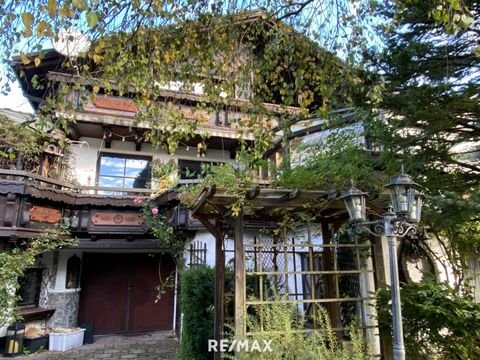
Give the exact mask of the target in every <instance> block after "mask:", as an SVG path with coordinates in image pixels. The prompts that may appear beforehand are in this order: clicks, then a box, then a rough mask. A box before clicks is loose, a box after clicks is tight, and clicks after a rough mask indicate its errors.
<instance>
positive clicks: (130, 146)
mask: <svg viewBox="0 0 480 360" xmlns="http://www.w3.org/2000/svg"><path fill="white" fill-rule="evenodd" d="M101 153H108V154H123V155H133V156H149V157H152V159H153V160H161V161H162V162H164V163H165V162H167V161H169V160H170V159H174V160H175V161H177V160H178V159H186V160H187V159H188V160H197V161H207V162H208V161H214V162H230V163H233V162H234V161H233V160H232V159H230V153H229V152H227V151H222V150H214V149H208V148H207V151H206V155H205V157H201V158H199V157H197V149H195V148H189V150H188V151H187V148H186V147H185V146H180V147H179V148H178V149H177V151H176V152H175V154H174V155H169V154H168V153H167V151H166V150H165V149H154V148H153V147H152V145H151V144H142V147H141V150H140V151H136V150H135V143H134V142H131V141H121V140H113V141H112V143H111V147H110V148H109V149H107V148H106V147H105V140H103V139H94V138H88V137H82V138H80V140H79V141H78V142H75V143H74V144H73V146H72V157H73V158H72V162H73V167H74V176H75V178H76V179H77V181H78V182H79V184H80V185H83V186H95V185H96V176H97V163H98V159H99V157H100V154H101Z"/></svg>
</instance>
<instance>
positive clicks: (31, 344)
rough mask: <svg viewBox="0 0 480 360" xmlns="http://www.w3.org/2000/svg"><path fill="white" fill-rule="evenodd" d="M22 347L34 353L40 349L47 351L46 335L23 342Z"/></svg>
mask: <svg viewBox="0 0 480 360" xmlns="http://www.w3.org/2000/svg"><path fill="white" fill-rule="evenodd" d="M23 347H24V348H26V349H28V350H29V351H30V352H31V353H34V352H36V351H38V350H40V349H44V350H48V335H45V336H40V337H38V338H34V339H29V338H25V339H24V340H23Z"/></svg>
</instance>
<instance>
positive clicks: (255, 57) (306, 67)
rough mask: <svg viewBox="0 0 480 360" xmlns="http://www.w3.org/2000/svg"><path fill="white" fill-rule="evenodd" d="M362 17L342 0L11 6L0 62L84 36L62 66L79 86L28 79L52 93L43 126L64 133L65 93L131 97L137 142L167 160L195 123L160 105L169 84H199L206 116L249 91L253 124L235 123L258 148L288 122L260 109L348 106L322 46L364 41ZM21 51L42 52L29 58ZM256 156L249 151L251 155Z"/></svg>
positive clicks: (4, 12)
mask: <svg viewBox="0 0 480 360" xmlns="http://www.w3.org/2000/svg"><path fill="white" fill-rule="evenodd" d="M262 5H264V6H265V8H264V9H262V10H254V9H255V8H258V6H262ZM361 12H362V8H360V7H357V8H356V9H355V12H354V11H353V8H352V6H351V3H350V1H349V0H320V1H312V0H304V1H300V2H293V3H292V2H290V1H278V2H256V1H243V2H238V1H214V2H212V1H194V2H192V1H183V0H175V1H128V0H124V1H116V0H111V1H102V2H98V1H87V0H74V1H69V0H65V1H63V0H48V1H39V2H24V1H20V0H10V1H7V2H6V4H5V6H3V7H2V9H1V10H0V23H1V24H2V30H1V31H0V46H1V47H2V50H3V51H4V53H5V55H6V58H11V57H12V56H15V55H18V56H19V57H18V59H19V61H21V62H22V63H23V64H24V65H31V66H42V60H44V57H45V53H44V52H42V48H43V45H44V43H45V41H47V40H52V39H53V40H56V39H58V37H59V34H60V31H61V30H62V29H63V30H65V29H68V28H75V29H80V30H82V32H83V33H84V34H85V35H86V36H88V37H89V38H90V39H91V40H92V45H91V46H90V48H89V50H88V51H86V52H85V53H81V54H79V55H78V57H70V58H67V59H65V63H64V64H63V68H64V69H67V72H69V73H70V74H71V75H74V76H76V75H79V76H80V78H81V79H82V81H76V80H75V81H71V79H70V80H66V79H62V80H61V81H60V80H59V79H58V78H57V79H55V81H54V82H50V83H49V82H48V81H47V80H46V79H44V78H41V77H39V78H35V79H32V83H33V84H34V85H35V84H36V85H37V86H39V87H44V88H45V91H44V92H45V93H46V94H50V95H51V93H52V92H55V93H56V94H57V95H58V96H56V97H55V99H52V98H51V97H49V98H47V99H45V101H42V103H41V112H40V113H41V115H42V119H43V123H44V125H45V126H46V127H47V128H48V127H52V126H55V127H60V128H63V129H65V130H68V124H69V119H70V117H69V116H68V114H69V113H71V112H72V111H74V110H76V109H73V108H72V106H71V104H70V103H65V102H62V101H61V100H62V99H63V98H64V97H63V96H62V95H65V94H67V93H69V92H71V91H76V92H79V93H81V94H82V95H83V96H82V97H81V99H82V100H83V101H87V100H88V99H89V98H92V97H95V96H96V95H97V94H115V95H120V96H128V97H131V98H133V99H134V100H135V102H136V104H137V106H138V107H139V108H141V109H142V110H143V111H142V112H141V113H139V115H138V119H137V120H138V121H139V122H140V121H147V122H148V123H149V124H150V125H151V127H152V129H154V131H151V132H149V133H148V134H147V139H146V140H148V141H150V142H152V143H154V144H165V143H166V144H167V145H168V148H169V150H170V151H172V152H173V151H174V150H175V148H176V145H177V143H178V141H180V140H187V139H188V138H189V137H190V136H192V133H193V132H194V131H195V129H196V126H197V125H198V122H192V121H191V120H187V119H186V118H185V115H184V114H182V113H181V112H179V111H178V109H177V108H176V107H175V106H172V103H171V102H170V101H169V99H165V98H163V101H158V100H159V99H160V98H161V95H162V94H163V92H164V91H163V90H165V87H168V85H169V84H170V83H171V81H180V83H181V84H183V86H184V87H185V89H187V88H188V87H189V86H194V85H195V84H202V86H203V92H204V96H203V97H202V100H201V101H200V102H198V103H197V104H196V107H197V108H198V109H200V110H206V111H209V112H211V111H215V110H216V109H218V108H221V107H225V106H228V105H229V104H231V103H232V100H233V98H234V97H238V94H239V92H242V91H245V90H246V91H247V92H248V93H249V95H248V100H250V101H249V102H248V103H244V106H245V109H244V110H245V111H247V110H248V111H249V112H250V113H251V116H250V117H249V118H248V119H243V120H242V122H241V127H242V128H243V129H247V130H248V131H250V132H253V133H255V134H256V135H257V137H258V138H260V139H261V141H257V142H256V143H255V144H256V146H260V145H262V144H267V143H268V140H269V139H270V138H271V135H272V134H271V133H269V132H268V131H266V130H268V129H270V128H271V127H272V125H271V118H272V117H273V116H275V117H282V116H284V114H286V112H285V113H281V114H280V113H278V112H277V113H275V114H272V111H271V110H270V109H268V108H266V107H265V106H264V105H263V104H264V103H265V102H269V103H275V104H280V105H282V106H288V105H295V106H298V107H299V108H300V112H299V113H297V114H295V117H297V118H298V117H299V116H301V115H305V114H307V113H308V112H311V111H323V112H325V111H326V110H327V109H329V108H331V107H337V106H342V105H344V104H346V103H348V102H349V96H348V93H349V90H348V88H349V86H350V85H349V83H350V82H349V80H351V79H352V78H353V76H352V74H351V73H350V68H349V67H348V66H346V64H344V63H342V62H341V61H339V60H338V58H336V57H335V56H333V55H332V54H331V53H329V52H327V51H325V50H324V49H323V48H322V46H326V47H328V49H330V50H333V51H335V50H337V49H339V48H343V49H346V48H350V49H352V48H355V47H352V46H351V45H352V44H353V43H361V37H359V36H358V33H359V31H360V29H361V27H360V26H358V23H359V22H361V21H362V20H361V19H362V16H361ZM357 13H358V16H357ZM354 15H355V16H354ZM23 45H25V46H23ZM22 46H23V47H22ZM27 50H28V51H32V50H37V51H39V53H38V54H34V55H32V56H27ZM59 83H60V86H59ZM48 88H51V89H52V90H51V91H50V92H49V90H48ZM162 91H163V92H162ZM59 113H60V114H65V115H67V116H64V117H61V116H60V117H59V116H58V114H59ZM265 115H268V116H267V117H268V119H267V120H266V117H265ZM285 117H287V118H288V117H289V116H288V115H285ZM287 120H288V119H287ZM171 129H176V131H172V130H171ZM179 130H181V131H179ZM264 148H265V146H263V148H260V149H255V150H253V151H251V152H252V153H253V157H256V158H258V157H261V154H262V153H263V150H264Z"/></svg>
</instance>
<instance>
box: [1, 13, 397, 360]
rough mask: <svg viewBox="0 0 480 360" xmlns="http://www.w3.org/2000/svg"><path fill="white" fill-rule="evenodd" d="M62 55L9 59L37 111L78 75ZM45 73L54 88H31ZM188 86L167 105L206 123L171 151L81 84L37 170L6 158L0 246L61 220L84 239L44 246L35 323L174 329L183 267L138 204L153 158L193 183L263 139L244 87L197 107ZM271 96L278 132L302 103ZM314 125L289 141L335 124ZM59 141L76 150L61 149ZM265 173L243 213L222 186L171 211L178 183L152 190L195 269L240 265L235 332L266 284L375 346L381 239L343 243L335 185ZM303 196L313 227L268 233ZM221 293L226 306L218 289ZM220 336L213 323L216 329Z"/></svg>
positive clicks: (111, 99)
mask: <svg viewBox="0 0 480 360" xmlns="http://www.w3.org/2000/svg"><path fill="white" fill-rule="evenodd" d="M250 20H252V19H250ZM250 20H249V21H250ZM64 60H65V57H64V55H62V54H59V53H58V52H57V51H55V50H49V51H46V52H45V53H44V55H43V58H42V61H41V63H40V64H38V65H37V64H34V63H30V64H25V63H24V62H22V61H20V60H19V59H17V60H14V61H13V62H12V67H13V68H14V70H15V71H16V72H17V73H18V74H20V73H22V74H23V75H22V77H21V85H22V88H23V90H24V92H25V94H26V96H27V97H28V98H29V99H30V101H31V103H32V106H33V107H34V109H35V110H37V111H41V105H42V103H43V102H44V99H45V98H46V97H47V96H51V95H52V93H50V92H49V91H51V90H53V95H54V96H55V91H56V90H57V89H58V88H59V87H60V86H61V85H62V84H67V83H75V82H80V81H81V80H82V79H80V78H79V77H78V76H77V75H76V74H75V73H73V74H72V72H71V71H70V70H71V69H70V70H66V69H65V68H64V67H63V65H62V64H64ZM39 80H40V81H44V82H45V84H46V83H47V81H49V82H50V84H53V86H52V85H50V86H43V87H38V86H34V85H33V84H32V83H33V82H38V81H39ZM183 85H184V84H182V83H174V82H172V83H169V84H167V85H162V88H161V89H160V90H159V94H160V95H159V98H158V101H159V102H165V103H167V102H168V103H169V104H172V106H174V107H175V108H176V110H178V111H179V112H180V113H182V114H183V116H184V117H185V118H186V119H189V120H191V121H192V122H196V123H198V124H199V126H198V127H197V128H196V129H195V134H194V136H192V137H190V138H189V139H188V140H182V141H180V142H179V147H178V148H177V149H176V151H175V153H174V154H173V155H172V154H169V153H168V151H167V149H164V148H156V147H154V146H152V144H151V143H149V142H148V141H147V140H146V133H147V132H148V130H149V129H148V128H147V127H145V125H143V124H137V123H135V122H134V118H135V116H136V114H138V113H139V112H141V111H142V109H141V108H139V107H138V105H137V104H136V103H135V102H134V101H133V100H132V99H131V98H130V97H128V96H118V95H115V94H114V93H108V94H107V92H105V93H102V91H101V89H100V92H99V93H98V94H97V96H96V97H94V98H90V97H88V96H87V97H86V98H87V99H88V100H87V101H86V102H84V103H83V104H80V103H79V96H80V94H78V93H76V92H75V91H71V92H69V93H68V94H67V95H66V98H65V99H66V100H67V102H68V103H70V104H71V105H72V106H73V107H74V109H75V111H74V115H73V116H74V121H73V122H71V123H69V125H68V132H64V133H56V134H55V136H52V138H51V140H52V141H51V143H50V144H48V145H47V146H46V148H45V150H44V152H43V153H42V155H41V156H40V160H39V162H38V164H29V163H28V159H25V160H26V161H20V160H19V161H15V162H5V163H3V164H2V168H1V169H0V178H1V180H0V222H1V224H0V244H1V245H0V246H2V247H3V248H4V247H7V246H11V245H12V243H13V244H15V243H17V242H19V241H21V240H23V239H28V238H30V237H32V236H35V235H36V234H38V233H40V232H41V231H42V229H43V228H44V227H50V226H55V224H59V223H63V224H66V225H68V226H69V228H70V230H71V232H72V234H73V235H75V236H76V237H77V238H78V244H77V246H75V247H72V248H68V249H62V250H58V251H54V252H51V253H46V254H43V255H42V257H41V258H39V259H38V261H37V263H36V264H35V266H34V267H32V268H29V269H28V271H27V274H26V276H25V279H24V282H23V283H22V288H21V297H22V302H21V303H20V304H19V306H20V307H21V309H20V310H21V314H22V315H23V317H24V320H25V321H26V322H31V321H46V322H47V323H48V325H49V326H64V327H71V326H77V325H79V324H85V323H88V324H92V325H93V329H94V332H95V333H96V334H105V333H129V332H139V331H154V330H177V329H178V326H179V318H180V310H179V306H178V293H177V286H176V285H177V282H178V271H177V270H178V269H177V268H176V264H175V261H174V259H173V257H172V255H171V253H170V249H166V248H162V247H161V246H159V245H158V242H157V241H156V239H155V238H154V236H153V235H152V234H151V233H150V232H149V231H148V228H147V226H146V224H145V222H144V221H143V218H142V216H141V212H140V210H141V206H142V204H140V203H139V201H136V199H138V198H141V199H144V201H146V200H145V199H147V198H149V197H150V195H152V192H153V191H155V188H156V185H158V184H156V180H158V179H155V176H153V175H152V163H161V164H168V163H170V162H173V163H175V164H176V165H177V166H178V168H179V174H178V176H179V181H178V183H179V184H182V183H183V184H186V183H189V182H194V181H195V178H196V177H197V175H198V173H199V172H200V171H201V167H202V164H212V163H213V164H219V163H230V164H233V165H235V166H237V163H236V156H235V155H236V153H237V151H238V149H239V147H240V145H241V144H247V146H248V145H251V144H252V143H253V141H254V137H253V136H252V135H251V134H249V133H243V134H242V135H239V133H238V131H237V130H238V123H237V122H236V120H238V119H241V118H242V117H248V116H252V113H251V112H249V111H248V103H249V93H248V91H247V90H245V89H248V87H246V88H243V90H242V91H239V92H237V93H235V95H234V96H233V97H232V99H230V101H229V102H228V104H227V105H225V106H223V107H221V108H217V109H216V110H215V111H207V110H203V111H202V110H198V109H196V105H197V104H199V103H201V102H203V101H204V96H203V95H204V94H203V92H202V91H203V90H202V87H201V84H189V85H190V86H189V87H186V86H183ZM315 98H317V99H318V98H321V94H315ZM275 100H278V99H276V98H275V96H271V101H272V103H266V104H264V107H265V108H266V109H268V110H269V113H268V116H270V117H271V118H272V121H271V124H270V126H271V130H272V132H273V131H278V132H279V133H280V130H282V129H280V128H279V125H280V121H279V119H280V118H282V116H284V115H285V114H288V116H289V117H290V118H295V116H296V114H298V113H299V109H298V108H297V107H295V106H285V105H284V104H282V103H280V101H275ZM54 115H55V116H59V117H60V116H62V115H63V114H60V113H58V114H54ZM345 121H346V122H348V123H349V124H351V123H354V122H355V118H354V116H353V115H352V114H351V113H346V114H345ZM317 125H318V123H314V124H313V125H304V126H298V127H297V128H296V129H293V132H292V133H291V134H290V135H289V136H290V138H288V139H287V140H291V138H292V137H296V138H304V137H308V136H310V137H311V136H315V134H316V133H321V132H324V131H326V130H325V128H324V127H322V126H317ZM312 134H313V135H312ZM205 135H208V137H206V136H205ZM284 135H285V133H283V136H284ZM60 142H63V143H65V144H67V147H66V148H62V147H60V146H59V143H60ZM286 144H288V142H287V143H282V147H278V148H276V149H274V150H272V151H271V152H270V153H268V154H267V155H266V157H267V160H268V161H270V163H273V164H275V163H278V164H280V163H281V160H282V157H283V156H284V155H286V154H287V152H288V151H289V149H288V146H286ZM65 149H68V151H67V150H65ZM17 159H20V157H17ZM256 175H258V179H257V180H259V182H260V183H261V185H262V186H261V187H260V186H255V187H252V188H251V189H248V191H247V192H246V194H245V198H246V202H245V203H244V204H243V206H242V208H241V211H240V214H241V216H237V217H236V218H235V219H232V217H231V216H230V215H231V214H228V207H229V206H230V205H231V203H232V198H231V196H230V195H229V194H226V193H222V192H221V191H217V192H216V191H215V190H214V189H206V190H205V192H204V193H202V194H201V196H199V198H198V199H197V202H196V203H195V204H194V206H192V208H190V209H185V208H182V207H176V206H177V204H178V201H177V197H176V192H175V189H168V190H167V191H163V192H160V193H158V194H155V195H156V196H155V197H154V198H155V201H156V203H157V205H158V207H159V208H161V210H163V209H168V210H170V212H169V216H171V219H172V223H174V225H175V226H176V228H177V229H181V230H183V231H184V232H186V233H187V234H188V240H189V242H188V245H187V248H186V249H185V250H186V251H185V255H184V257H185V261H186V264H187V265H196V264H199V263H206V264H209V265H215V266H216V268H217V271H218V272H219V276H222V273H223V270H224V269H225V267H228V266H229V263H231V260H232V259H234V262H235V271H237V275H238V274H239V275H240V281H238V282H236V284H235V326H236V330H237V331H239V332H244V331H245V325H244V323H243V322H242V320H243V316H244V313H245V309H246V308H247V307H249V306H254V305H256V304H257V303H264V302H268V301H269V299H268V296H266V294H265V293H263V292H264V290H265V288H264V284H265V283H267V282H268V283H275V285H277V286H278V287H280V288H281V289H282V291H283V294H284V295H286V298H288V301H290V302H292V303H295V304H297V305H298V308H299V310H300V311H302V312H305V313H306V314H307V315H308V316H310V320H311V324H313V325H312V326H314V323H315V320H314V316H313V312H314V311H313V310H312V309H313V308H314V307H315V306H325V307H326V308H327V309H328V312H329V315H330V317H331V318H332V323H333V325H334V328H335V330H336V331H337V332H338V333H342V332H345V331H347V329H348V327H349V326H350V324H351V323H352V321H353V319H354V318H358V319H360V326H361V328H362V329H364V330H365V334H366V335H367V338H368V339H369V341H370V343H371V344H372V346H373V349H374V351H375V352H376V353H379V352H380V340H379V338H378V332H377V330H376V326H375V322H374V319H373V315H374V309H373V307H372V306H371V304H370V300H369V296H370V293H371V292H372V291H374V290H375V288H376V285H377V283H378V281H385V279H387V278H388V274H387V272H388V269H386V268H387V267H388V266H387V265H386V261H387V260H386V259H388V257H387V256H386V245H385V242H384V241H383V242H382V241H378V242H375V243H371V242H370V241H366V242H359V241H357V240H352V241H350V240H351V239H347V240H345V239H343V238H341V235H340V233H339V229H340V227H341V225H342V224H344V223H345V222H346V221H347V220H348V216H347V212H346V210H345V207H344V205H343V202H342V201H341V200H340V198H339V195H340V194H339V193H337V192H336V191H333V192H332V191H331V189H321V190H319V191H310V192H304V193H302V192H300V191H298V190H295V189H288V190H286V189H276V188H271V187H269V181H268V180H269V179H268V173H262V174H256ZM252 176H253V175H252ZM219 190H221V189H219ZM383 200H384V199H383V198H379V199H377V202H372V203H371V204H370V207H371V209H374V210H375V209H380V208H381V207H382V204H383ZM306 204H308V205H312V206H316V207H317V208H316V209H318V212H317V214H316V217H315V221H314V224H313V225H310V224H308V225H306V224H303V226H298V227H297V228H296V229H294V230H293V231H292V230H288V231H287V230H285V231H284V232H281V233H277V234H275V235H272V233H270V234H268V235H261V233H260V231H259V230H260V229H264V228H273V227H275V226H276V224H277V223H278V222H280V221H281V220H283V215H284V214H285V213H291V214H295V213H297V212H301V211H302V210H303V209H304V208H305V206H306ZM207 205H208V206H207ZM212 209H213V210H212ZM279 209H280V210H281V211H279ZM214 220H215V221H214ZM217 220H218V221H217ZM0 249H1V247H0ZM247 278H250V279H253V280H252V282H253V283H255V284H256V285H255V286H256V291H257V292H256V293H255V295H256V296H257V297H258V299H257V300H252V299H247V296H246V294H245V291H246V290H245V283H246V281H247ZM166 281H170V282H171V283H172V285H173V286H169V287H166V288H164V289H163V290H165V293H163V294H162V296H161V297H160V298H158V297H157V295H158V291H159V290H158V286H159V284H162V283H165V282H166ZM216 296H217V305H218V303H222V302H223V293H222V292H218V293H217V294H216ZM220 308H221V306H217V307H216V311H217V312H216V316H217V319H218V320H219V322H218V323H219V324H221V325H218V328H220V327H221V326H222V325H223V320H224V319H223V317H224V316H223V315H224V314H223V312H222V311H223V310H220ZM221 332H222V330H219V329H216V336H221ZM2 335H3V334H2V333H0V336H2Z"/></svg>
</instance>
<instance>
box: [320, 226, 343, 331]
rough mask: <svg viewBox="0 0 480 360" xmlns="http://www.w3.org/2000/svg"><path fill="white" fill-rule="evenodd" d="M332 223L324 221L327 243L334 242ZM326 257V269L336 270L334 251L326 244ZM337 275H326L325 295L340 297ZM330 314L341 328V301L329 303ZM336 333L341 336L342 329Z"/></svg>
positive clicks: (324, 234) (337, 326)
mask: <svg viewBox="0 0 480 360" xmlns="http://www.w3.org/2000/svg"><path fill="white" fill-rule="evenodd" d="M329 225H330V224H328V223H326V222H322V239H323V243H324V244H325V245H331V244H332V230H333V229H332V228H331V227H330V226H329ZM323 251H324V253H323V255H324V257H323V261H324V269H325V270H327V271H336V270H338V269H336V266H335V264H334V262H333V261H332V255H334V252H333V251H332V248H331V247H330V246H326V247H325V248H324V249H323ZM335 276H337V275H325V280H326V281H325V297H326V298H328V299H336V298H339V297H340V294H338V293H337V287H336V283H337V282H336V281H335ZM327 310H328V315H329V317H330V321H331V322H332V327H333V328H341V327H342V323H341V321H340V303H338V302H331V303H328V304H327ZM335 334H336V335H337V336H338V337H339V338H340V337H341V331H336V332H335Z"/></svg>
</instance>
